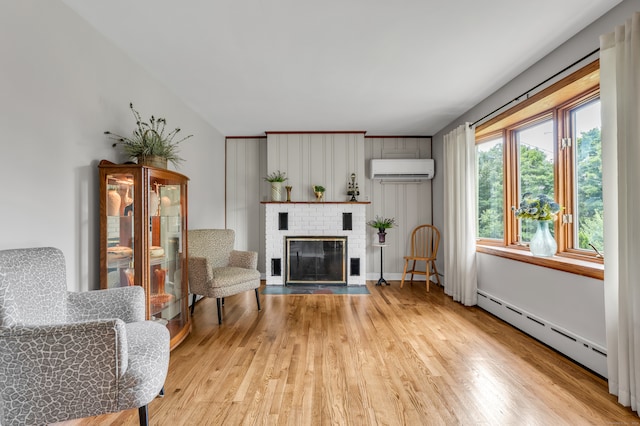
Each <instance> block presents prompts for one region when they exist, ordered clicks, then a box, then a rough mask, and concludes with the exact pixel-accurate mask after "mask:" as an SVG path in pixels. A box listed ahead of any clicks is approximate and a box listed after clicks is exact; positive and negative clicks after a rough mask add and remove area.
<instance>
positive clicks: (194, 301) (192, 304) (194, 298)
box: [191, 294, 198, 316]
mask: <svg viewBox="0 0 640 426" xmlns="http://www.w3.org/2000/svg"><path fill="white" fill-rule="evenodd" d="M196 297H198V296H197V295H195V294H194V295H193V297H192V298H191V316H193V309H194V308H195V307H196Z"/></svg>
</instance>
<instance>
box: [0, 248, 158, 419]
mask: <svg viewBox="0 0 640 426" xmlns="http://www.w3.org/2000/svg"><path fill="white" fill-rule="evenodd" d="M144 297H145V296H144V291H143V289H142V287H138V286H133V287H126V288H115V289H110V290H96V291H88V292H83V293H73V292H68V291H67V283H66V270H65V260H64V256H63V254H62V252H61V251H60V250H58V249H55V248H50V247H48V248H29V249H15V250H4V251H0V424H2V425H36V424H37V425H41V424H48V423H54V422H60V421H65V420H70V419H75V418H80V417H89V416H95V415H99V414H104V413H112V412H117V411H121V410H127V409H131V408H138V409H139V410H138V412H139V416H140V423H141V424H147V422H148V411H147V404H149V403H150V402H151V401H152V400H153V399H154V398H155V397H156V396H158V394H159V393H160V392H161V391H162V389H163V386H164V381H165V378H166V376H167V369H168V365H169V332H168V330H167V328H166V327H165V326H163V325H161V324H158V323H154V322H152V321H145V303H144Z"/></svg>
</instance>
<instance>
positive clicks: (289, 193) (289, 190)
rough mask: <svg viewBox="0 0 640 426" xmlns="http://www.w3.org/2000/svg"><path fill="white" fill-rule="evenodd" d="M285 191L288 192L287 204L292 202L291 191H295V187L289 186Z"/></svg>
mask: <svg viewBox="0 0 640 426" xmlns="http://www.w3.org/2000/svg"><path fill="white" fill-rule="evenodd" d="M284 189H286V190H287V203H290V202H291V190H292V189H293V186H290V185H287V186H285V187H284Z"/></svg>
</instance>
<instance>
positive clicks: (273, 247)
mask: <svg viewBox="0 0 640 426" xmlns="http://www.w3.org/2000/svg"><path fill="white" fill-rule="evenodd" d="M263 204H265V234H266V235H265V241H266V244H265V255H266V262H265V263H266V284H267V285H286V284H287V281H289V283H290V284H293V283H294V282H295V283H300V282H301V281H304V282H310V283H311V282H313V283H328V284H338V285H339V284H342V285H344V284H346V285H365V284H366V270H365V267H366V264H367V262H366V253H367V249H366V223H365V222H366V211H365V209H366V206H367V205H368V204H370V203H369V202H288V203H287V202H264V203H263ZM292 241H294V242H295V246H294V247H295V251H296V253H294V256H293V257H292V256H291V255H290V256H289V257H287V247H288V246H289V247H291V242H292ZM304 241H309V243H307V244H302V242H304ZM336 241H343V244H344V246H340V247H341V248H339V249H338V248H336V247H338V246H336ZM312 242H315V243H312ZM305 247H306V249H305V250H306V252H305V253H302V248H305ZM323 247H324V249H323ZM336 253H340V255H342V253H343V254H344V257H343V259H342V261H343V262H344V263H343V264H342V265H343V267H344V274H343V275H342V276H343V278H344V279H336V276H337V275H336V274H337V272H335V271H336V270H337V269H338V268H337V267H336V265H337V264H336V263H335V261H336V260H337V259H338V258H339V256H337V255H336ZM321 255H322V256H324V258H323V260H322V262H323V263H326V262H327V261H328V260H332V261H334V263H333V265H332V266H330V267H327V271H323V270H322V269H321V265H320V264H319V262H320V261H319V258H320V256H321ZM292 259H294V260H292ZM292 262H295V263H303V262H306V264H307V265H308V266H307V267H306V269H305V271H306V272H305V273H304V274H302V276H303V277H304V278H299V277H298V278H296V277H294V279H292V278H291V275H290V274H291V270H292V269H291V268H289V266H294V265H292ZM319 268H320V269H319ZM330 271H334V272H332V273H329V272H330ZM325 276H326V277H325Z"/></svg>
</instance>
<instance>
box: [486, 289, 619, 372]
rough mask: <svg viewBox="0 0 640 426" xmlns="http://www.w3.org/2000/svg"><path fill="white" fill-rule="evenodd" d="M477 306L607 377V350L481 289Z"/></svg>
mask: <svg viewBox="0 0 640 426" xmlns="http://www.w3.org/2000/svg"><path fill="white" fill-rule="evenodd" d="M478 306H479V307H480V308H482V309H484V310H485V311H488V312H490V313H492V314H493V315H495V316H497V317H498V318H500V319H502V320H504V321H506V322H508V323H509V324H511V325H513V326H514V327H515V328H517V329H519V330H521V331H523V332H524V333H526V334H528V335H530V336H531V337H533V338H535V339H537V340H539V341H541V342H543V343H545V344H547V345H549V346H551V347H552V348H553V349H555V350H557V351H558V352H560V353H562V354H564V355H566V356H567V357H569V358H571V359H572V360H574V361H575V362H577V363H578V364H581V365H583V366H585V367H586V368H588V369H590V370H592V371H594V372H595V373H597V374H599V375H601V376H602V377H605V378H606V377H607V350H606V349H605V348H603V347H602V346H600V345H597V344H595V343H593V342H591V341H589V340H587V339H584V338H582V337H580V336H577V335H576V334H574V333H572V332H570V331H568V330H565V329H564V328H562V327H559V326H557V325H555V324H553V323H550V322H549V321H546V320H544V319H542V318H539V317H537V316H535V315H533V314H531V313H529V312H527V311H525V310H524V309H520V308H519V307H517V306H514V305H511V304H509V303H507V302H505V301H503V300H501V299H499V298H497V297H495V296H492V295H490V294H488V293H486V292H484V291H482V290H478Z"/></svg>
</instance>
